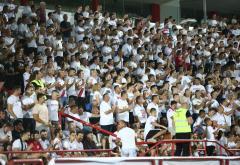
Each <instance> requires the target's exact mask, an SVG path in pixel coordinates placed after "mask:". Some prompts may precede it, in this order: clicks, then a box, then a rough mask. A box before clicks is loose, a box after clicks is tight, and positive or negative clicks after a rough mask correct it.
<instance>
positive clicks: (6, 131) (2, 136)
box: [0, 123, 12, 151]
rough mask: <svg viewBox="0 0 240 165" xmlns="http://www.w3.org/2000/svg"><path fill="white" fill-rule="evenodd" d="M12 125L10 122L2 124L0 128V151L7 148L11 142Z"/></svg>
mask: <svg viewBox="0 0 240 165" xmlns="http://www.w3.org/2000/svg"><path fill="white" fill-rule="evenodd" d="M11 129H12V125H11V124H10V123H5V124H3V126H2V128H1V129H0V151H5V150H8V149H9V147H10V146H11V142H12V133H11Z"/></svg>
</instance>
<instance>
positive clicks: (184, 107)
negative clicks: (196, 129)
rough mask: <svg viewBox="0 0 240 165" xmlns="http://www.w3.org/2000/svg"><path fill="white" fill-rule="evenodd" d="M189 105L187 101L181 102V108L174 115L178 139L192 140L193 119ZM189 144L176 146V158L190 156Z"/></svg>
mask: <svg viewBox="0 0 240 165" xmlns="http://www.w3.org/2000/svg"><path fill="white" fill-rule="evenodd" d="M188 106H189V105H188V104H187V103H186V102H185V101H182V102H181V107H180V108H178V109H177V110H176V112H175V114H174V115H173V121H174V125H175V130H176V139H190V137H191V127H190V125H191V124H192V122H193V121H192V117H191V114H190V112H189V111H188ZM189 145H190V143H189V142H186V143H179V144H176V152H175V155H176V156H181V155H182V156H189V155H190V153H189Z"/></svg>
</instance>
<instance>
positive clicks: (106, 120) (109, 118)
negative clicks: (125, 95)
mask: <svg viewBox="0 0 240 165" xmlns="http://www.w3.org/2000/svg"><path fill="white" fill-rule="evenodd" d="M114 112H115V110H114V108H112V107H111V104H110V97H109V94H108V93H105V94H104V95H103V101H102V102H101V104H100V126H101V128H102V129H105V130H107V131H110V132H113V129H114V124H113V123H114V118H113V113H114ZM106 136H107V135H106V134H104V138H102V145H103V149H105V147H106V139H107V137H106Z"/></svg>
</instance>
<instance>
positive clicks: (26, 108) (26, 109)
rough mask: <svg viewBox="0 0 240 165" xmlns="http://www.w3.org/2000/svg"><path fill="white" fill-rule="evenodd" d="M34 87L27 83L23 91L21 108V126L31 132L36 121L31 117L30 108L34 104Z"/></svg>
mask: <svg viewBox="0 0 240 165" xmlns="http://www.w3.org/2000/svg"><path fill="white" fill-rule="evenodd" d="M35 96H36V94H35V93H34V88H33V86H31V85H27V86H26V89H25V93H24V95H23V97H22V108H23V127H24V128H25V129H28V130H30V131H31V132H33V131H35V126H36V122H35V120H34V119H33V115H32V108H33V106H34V105H35V102H36V100H35V98H34V97H35Z"/></svg>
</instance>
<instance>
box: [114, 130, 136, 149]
mask: <svg viewBox="0 0 240 165" xmlns="http://www.w3.org/2000/svg"><path fill="white" fill-rule="evenodd" d="M117 137H119V138H120V139H121V142H122V149H123V150H126V149H136V148H137V147H136V141H135V139H136V133H135V131H134V130H133V129H131V128H129V127H125V128H122V129H121V130H119V131H118V132H117Z"/></svg>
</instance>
